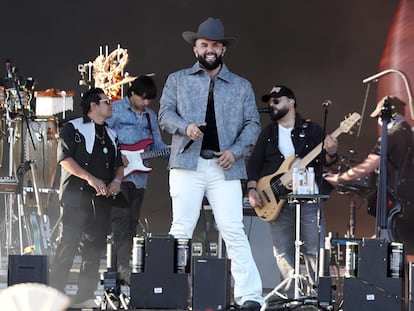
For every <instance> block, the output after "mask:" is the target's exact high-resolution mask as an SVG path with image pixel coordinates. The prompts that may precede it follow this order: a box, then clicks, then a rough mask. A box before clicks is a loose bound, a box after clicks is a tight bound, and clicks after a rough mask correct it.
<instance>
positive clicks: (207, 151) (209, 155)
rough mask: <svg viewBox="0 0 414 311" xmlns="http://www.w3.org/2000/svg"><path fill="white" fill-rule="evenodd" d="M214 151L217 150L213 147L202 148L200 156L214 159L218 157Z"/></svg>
mask: <svg viewBox="0 0 414 311" xmlns="http://www.w3.org/2000/svg"><path fill="white" fill-rule="evenodd" d="M214 152H216V151H214V150H211V149H201V152H200V156H201V157H202V158H203V159H207V160H210V159H212V158H215V157H217V156H216V155H215V154H214Z"/></svg>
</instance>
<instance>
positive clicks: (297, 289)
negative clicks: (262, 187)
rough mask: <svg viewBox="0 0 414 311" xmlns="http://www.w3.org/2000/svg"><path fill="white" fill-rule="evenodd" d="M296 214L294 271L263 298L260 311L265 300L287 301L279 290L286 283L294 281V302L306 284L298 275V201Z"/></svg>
mask: <svg viewBox="0 0 414 311" xmlns="http://www.w3.org/2000/svg"><path fill="white" fill-rule="evenodd" d="M294 203H295V207H296V213H295V269H294V273H293V274H292V275H290V276H289V277H288V278H286V279H285V280H283V281H282V282H281V283H280V284H279V285H278V286H276V287H275V288H274V289H273V290H272V291H271V292H270V293H269V294H268V295H266V297H265V298H264V300H265V303H264V304H263V305H262V307H261V309H260V310H261V311H264V310H266V308H267V300H268V299H269V298H270V297H272V296H274V295H277V296H279V297H281V298H283V299H288V297H287V295H285V294H282V293H280V292H279V290H280V289H281V288H282V287H284V286H285V285H286V283H288V282H290V281H291V280H292V279H293V280H294V285H295V288H294V297H293V298H294V300H297V299H299V298H300V297H301V288H302V286H301V285H302V284H304V283H305V282H307V280H306V278H305V277H304V276H303V275H301V274H300V247H301V246H302V244H303V242H302V241H301V240H300V202H299V201H298V200H294Z"/></svg>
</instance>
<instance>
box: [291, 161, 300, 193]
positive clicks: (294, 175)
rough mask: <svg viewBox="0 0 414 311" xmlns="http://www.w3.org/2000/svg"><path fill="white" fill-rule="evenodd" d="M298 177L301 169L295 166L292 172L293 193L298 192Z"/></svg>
mask: <svg viewBox="0 0 414 311" xmlns="http://www.w3.org/2000/svg"><path fill="white" fill-rule="evenodd" d="M298 177H299V171H298V168H297V167H294V168H293V173H292V193H293V194H298Z"/></svg>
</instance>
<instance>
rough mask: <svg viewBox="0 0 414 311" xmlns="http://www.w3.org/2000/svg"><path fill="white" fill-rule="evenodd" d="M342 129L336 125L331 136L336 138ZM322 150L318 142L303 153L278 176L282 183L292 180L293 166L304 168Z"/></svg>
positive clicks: (285, 183)
mask: <svg viewBox="0 0 414 311" xmlns="http://www.w3.org/2000/svg"><path fill="white" fill-rule="evenodd" d="M342 133H343V132H342V129H341V128H340V127H338V128H337V129H336V130H335V131H333V132H332V133H331V136H332V137H334V138H337V137H338V136H339V135H341V134H342ZM321 152H322V143H319V144H318V145H317V146H316V147H315V148H313V149H312V151H311V152H309V153H308V154H307V155H305V156H304V157H303V158H302V159H301V160H300V161H299V162H297V163H296V164H293V165H292V166H291V167H290V168H289V171H288V172H286V174H284V175H283V176H281V177H280V180H281V182H282V184H284V185H287V184H288V183H289V182H290V181H291V180H292V174H293V168H294V167H297V168H305V167H306V166H307V165H308V164H309V163H311V162H312V161H313V160H314V159H315V158H316V157H317V156H318V155H319V154H320V153H321Z"/></svg>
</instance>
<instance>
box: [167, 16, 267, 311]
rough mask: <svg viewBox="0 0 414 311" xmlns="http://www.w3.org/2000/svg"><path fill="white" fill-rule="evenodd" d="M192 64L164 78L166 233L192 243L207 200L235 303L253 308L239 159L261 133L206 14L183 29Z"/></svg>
mask: <svg viewBox="0 0 414 311" xmlns="http://www.w3.org/2000/svg"><path fill="white" fill-rule="evenodd" d="M182 35H183V38H184V40H185V41H187V42H188V43H190V44H191V45H192V46H193V52H194V55H195V57H196V59H197V62H196V63H195V64H194V65H193V67H191V68H187V69H183V70H180V71H177V72H174V73H172V74H170V75H169V77H168V79H167V81H166V83H165V86H164V90H163V93H162V96H161V99H160V110H159V124H160V127H161V128H162V129H163V130H165V131H167V132H168V133H170V134H172V135H173V136H172V145H171V156H170V161H169V169H170V177H169V183H170V195H171V198H172V213H173V220H172V224H171V228H170V234H172V235H173V236H174V237H175V238H191V237H192V235H193V231H194V228H195V226H196V224H197V221H198V218H199V216H200V207H201V205H202V201H203V198H204V196H206V198H207V199H208V201H209V204H210V206H211V208H212V210H213V213H214V218H215V221H216V224H217V227H218V230H219V231H220V234H221V236H222V237H223V240H224V242H225V244H226V250H227V254H228V257H229V258H230V260H231V273H232V276H233V278H234V302H235V303H236V304H237V305H240V306H241V307H243V308H249V309H258V308H260V306H261V304H262V303H263V297H262V282H261V278H260V275H259V272H258V270H257V267H256V264H255V262H254V259H253V256H252V252H251V249H250V245H249V242H248V240H247V236H246V234H245V232H244V229H243V193H242V187H241V179H245V178H246V177H247V176H246V167H245V156H246V155H247V153H248V151H249V148H250V147H251V146H252V145H253V144H254V143H255V141H256V138H257V135H258V133H259V131H260V122H259V114H258V111H257V108H256V104H255V96H254V93H253V89H252V87H251V85H250V83H249V82H248V81H247V80H246V79H244V78H242V77H240V76H238V75H236V74H234V73H232V72H230V71H229V69H228V68H227V66H226V65H225V64H224V63H223V57H224V55H225V53H226V50H227V48H228V47H229V46H231V45H233V44H234V43H235V42H236V39H235V38H228V37H225V36H224V27H223V24H222V22H221V21H220V19H218V18H211V17H209V18H208V19H207V20H205V21H204V22H202V23H201V24H200V26H199V28H198V31H197V32H196V33H195V32H191V31H186V32H184V33H183V34H182Z"/></svg>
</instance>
